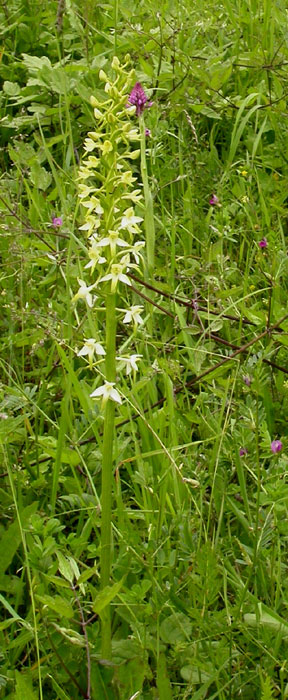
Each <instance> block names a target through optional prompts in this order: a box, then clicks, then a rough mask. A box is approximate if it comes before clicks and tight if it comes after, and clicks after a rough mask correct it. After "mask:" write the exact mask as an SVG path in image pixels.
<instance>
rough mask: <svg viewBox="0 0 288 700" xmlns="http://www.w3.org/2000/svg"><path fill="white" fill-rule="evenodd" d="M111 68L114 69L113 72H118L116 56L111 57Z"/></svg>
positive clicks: (118, 66) (118, 64)
mask: <svg viewBox="0 0 288 700" xmlns="http://www.w3.org/2000/svg"><path fill="white" fill-rule="evenodd" d="M111 66H112V68H114V70H118V69H119V68H120V61H119V58H117V56H114V57H113V60H112V63H111Z"/></svg>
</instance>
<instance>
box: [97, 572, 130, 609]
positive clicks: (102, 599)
mask: <svg viewBox="0 0 288 700" xmlns="http://www.w3.org/2000/svg"><path fill="white" fill-rule="evenodd" d="M124 580H125V576H123V578H121V579H120V581H117V582H116V583H113V585H112V586H105V588H103V591H100V593H99V594H98V595H97V598H95V600H94V602H93V606H92V609H93V610H94V612H95V613H98V615H99V613H100V612H101V611H102V610H104V608H106V607H107V605H109V603H111V600H113V599H114V598H115V597H116V595H117V593H119V591H120V589H121V588H122V586H123V583H124Z"/></svg>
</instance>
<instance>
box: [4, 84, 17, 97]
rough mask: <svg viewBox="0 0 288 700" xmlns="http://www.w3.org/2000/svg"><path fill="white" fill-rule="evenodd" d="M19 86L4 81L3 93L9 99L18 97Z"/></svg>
mask: <svg viewBox="0 0 288 700" xmlns="http://www.w3.org/2000/svg"><path fill="white" fill-rule="evenodd" d="M20 89H21V88H20V85H18V83H12V82H11V81H10V80H4V83H3V92H5V95H9V97H15V95H19V92H20Z"/></svg>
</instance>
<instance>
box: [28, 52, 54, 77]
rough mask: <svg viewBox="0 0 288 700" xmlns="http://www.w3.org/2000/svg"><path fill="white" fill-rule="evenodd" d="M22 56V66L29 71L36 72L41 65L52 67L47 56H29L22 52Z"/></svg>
mask: <svg viewBox="0 0 288 700" xmlns="http://www.w3.org/2000/svg"><path fill="white" fill-rule="evenodd" d="M22 56H23V63H24V66H25V67H26V68H27V69H28V70H29V71H31V73H37V71H38V70H41V68H43V66H48V67H49V68H52V66H51V61H49V58H48V57H47V56H41V58H39V57H38V56H29V54H27V53H22Z"/></svg>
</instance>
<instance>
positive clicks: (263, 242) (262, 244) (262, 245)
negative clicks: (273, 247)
mask: <svg viewBox="0 0 288 700" xmlns="http://www.w3.org/2000/svg"><path fill="white" fill-rule="evenodd" d="M258 245H259V248H267V245H268V242H267V238H262V240H261V241H259V243H258Z"/></svg>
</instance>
